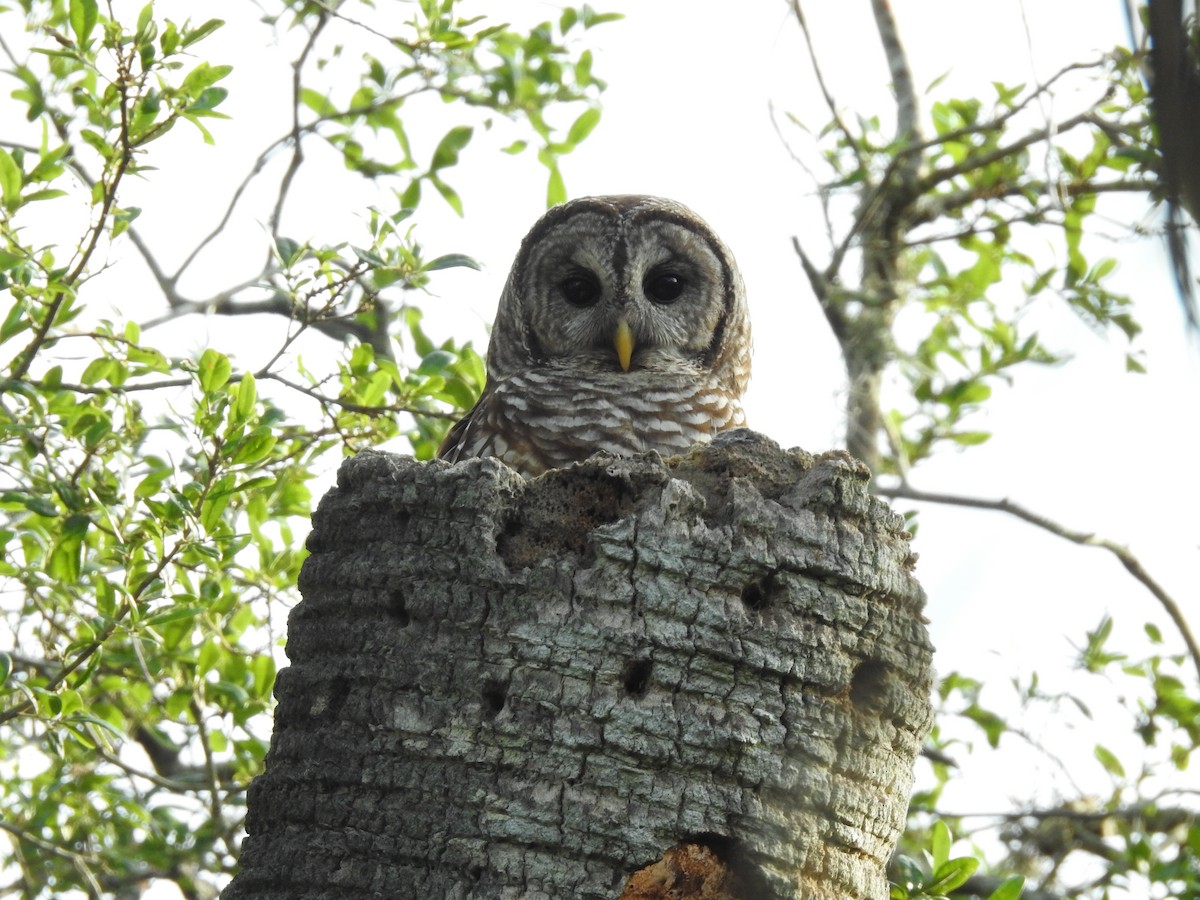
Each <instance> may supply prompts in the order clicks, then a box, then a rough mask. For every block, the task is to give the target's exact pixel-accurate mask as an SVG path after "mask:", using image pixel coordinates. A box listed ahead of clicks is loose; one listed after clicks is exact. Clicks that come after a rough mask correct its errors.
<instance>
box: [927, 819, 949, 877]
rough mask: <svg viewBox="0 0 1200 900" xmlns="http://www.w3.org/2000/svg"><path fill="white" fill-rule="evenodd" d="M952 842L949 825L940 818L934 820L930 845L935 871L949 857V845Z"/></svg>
mask: <svg viewBox="0 0 1200 900" xmlns="http://www.w3.org/2000/svg"><path fill="white" fill-rule="evenodd" d="M953 843H954V838H953V837H952V836H951V835H950V828H949V826H948V825H946V823H945V822H943V821H942V820H941V819H938V820H937V821H936V822H934V823H933V830H932V833H931V834H930V845H931V853H932V855H933V869H934V871H935V872H936V871H937V870H938V869H940V868H941V867H942V866H944V865H945V864H946V862H947V861H948V860H949V859H950V845H951V844H953Z"/></svg>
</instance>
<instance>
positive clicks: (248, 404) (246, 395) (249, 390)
mask: <svg viewBox="0 0 1200 900" xmlns="http://www.w3.org/2000/svg"><path fill="white" fill-rule="evenodd" d="M257 399H258V391H257V389H256V388H255V384H254V375H253V374H252V373H250V372H247V373H246V374H245V375H243V376H242V380H241V382H240V383H239V384H238V393H237V415H238V418H239V419H241V420H243V421H244V420H246V419H248V418H250V415H251V414H252V413H253V412H254V403H255V401H256V400H257Z"/></svg>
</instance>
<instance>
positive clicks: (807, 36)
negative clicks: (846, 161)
mask: <svg viewBox="0 0 1200 900" xmlns="http://www.w3.org/2000/svg"><path fill="white" fill-rule="evenodd" d="M792 12H793V13H794V14H795V16H796V21H797V22H798V23H799V25H800V31H801V32H802V33H803V34H804V45H805V47H807V48H808V58H809V59H810V60H811V61H812V67H813V74H814V75H816V77H817V86H818V87H819V88H820V89H821V96H822V97H824V98H825V105H826V106H828V107H829V114H830V116H832V118H833V121H834V123H835V124H836V125H837V127H838V131H840V132H841V133H842V136H843V137H845V138H846V143H847V144H849V145H850V147H851V148H852V149H853V150H854V153H855V155H856V156H857V157H858V164H859V167H860V168H862V167H864V166H865V165H866V163H865V162H864V161H863V158H862V149H861V148H860V147H859V145H858V141H857V140H856V139H855V137H854V133H853V132H851V131H850V129H849V128H848V127H847V126H846V123H845V122H843V121H842V116H841V113H839V112H838V108H837V104H836V103H835V102H834V100H833V94H831V93H830V92H829V85H827V84H826V83H825V74H824V73H823V72H822V71H821V64H820V63H818V62H817V53H816V50H815V49H814V48H813V41H812V34H811V32H809V30H808V20H807V19H806V18H805V17H804V10H803V8H801V6H800V0H792Z"/></svg>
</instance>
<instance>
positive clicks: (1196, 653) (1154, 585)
mask: <svg viewBox="0 0 1200 900" xmlns="http://www.w3.org/2000/svg"><path fill="white" fill-rule="evenodd" d="M875 492H876V493H877V494H879V495H881V496H884V497H891V498H893V499H904V500H915V501H918V502H923V503H938V504H942V505H946V506H962V507H966V508H969V509H988V510H993V511H996V512H1002V513H1007V514H1008V515H1010V516H1014V517H1016V518H1018V519H1020V520H1022V521H1023V522H1028V523H1029V524H1030V525H1034V526H1036V527H1038V528H1041V529H1042V530H1044V531H1048V532H1050V533H1051V534H1053V535H1056V536H1057V537H1060V538H1062V539H1063V540H1067V541H1070V542H1071V543H1073V544H1079V545H1081V546H1084V547H1098V548H1100V549H1102V550H1107V551H1108V552H1109V553H1111V554H1112V555H1113V556H1115V557H1116V558H1117V559H1118V560H1119V561H1120V563H1121V565H1123V566H1124V567H1125V569H1126V571H1128V572H1129V574H1130V575H1132V576H1133V577H1134V579H1135V580H1137V581H1138V582H1140V583H1141V584H1142V585H1143V586H1144V587H1145V588H1146V589H1147V590H1148V591H1150V593H1151V594H1153V595H1154V598H1155V599H1156V600H1157V601H1158V602H1159V605H1161V606H1162V608H1163V609H1164V610H1165V611H1166V613H1167V615H1168V616H1169V617H1170V619H1171V621H1172V622H1173V623H1174V624H1175V628H1176V629H1177V630H1178V631H1179V634H1180V636H1181V637H1182V638H1183V642H1184V644H1185V645H1186V646H1187V651H1188V654H1189V655H1190V656H1191V658H1192V662H1193V663H1194V664H1195V666H1196V672H1197V675H1198V676H1200V644H1198V643H1197V642H1196V637H1195V635H1194V634H1193V633H1192V629H1191V626H1190V625H1189V624H1188V621H1187V617H1186V616H1184V614H1183V610H1182V609H1181V608H1180V606H1179V604H1178V602H1176V600H1175V599H1174V598H1173V597H1171V595H1170V594H1168V593H1167V592H1166V590H1165V589H1164V588H1163V587H1162V586H1161V585H1160V584H1159V583H1158V582H1157V581H1155V580H1154V578H1152V577H1151V575H1150V573H1149V572H1147V571H1146V569H1145V567H1144V566H1143V565H1142V563H1141V561H1140V560H1139V559H1138V558H1137V557H1136V556H1134V555H1133V553H1131V552H1130V550H1129V548H1128V547H1123V546H1121V545H1120V544H1118V543H1116V542H1115V541H1111V540H1108V539H1107V538H1102V537H1099V536H1098V535H1096V534H1094V533H1092V532H1087V531H1077V530H1075V529H1073V528H1067V527H1066V526H1065V525H1061V524H1059V523H1058V522H1055V521H1054V520H1052V519H1049V518H1047V517H1046V516H1043V515H1041V514H1039V513H1035V512H1033V511H1031V510H1028V509H1026V508H1025V507H1023V506H1020V505H1019V504H1016V503H1013V502H1012V501H1011V500H1009V499H1007V498H1005V499H1002V500H987V499H983V498H980V497H963V496H959V495H956V494H942V493H937V492H933V491H922V490H917V489H915V488H911V487H908V486H907V485H897V486H895V487H885V486H880V485H876V487H875Z"/></svg>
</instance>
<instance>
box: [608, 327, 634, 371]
mask: <svg viewBox="0 0 1200 900" xmlns="http://www.w3.org/2000/svg"><path fill="white" fill-rule="evenodd" d="M633 345H634V340H633V329H632V328H630V327H629V323H628V322H626V321H625V320H624V319H621V320H620V321H619V322H617V333H616V334H615V335H613V346H614V347H616V348H617V359H618V360H619V361H620V363H621V369H622V370H623V371H625V372H628V371H629V361H630V360H631V359H632V358H633Z"/></svg>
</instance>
